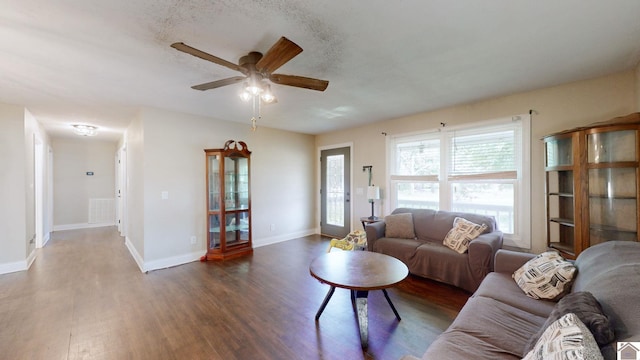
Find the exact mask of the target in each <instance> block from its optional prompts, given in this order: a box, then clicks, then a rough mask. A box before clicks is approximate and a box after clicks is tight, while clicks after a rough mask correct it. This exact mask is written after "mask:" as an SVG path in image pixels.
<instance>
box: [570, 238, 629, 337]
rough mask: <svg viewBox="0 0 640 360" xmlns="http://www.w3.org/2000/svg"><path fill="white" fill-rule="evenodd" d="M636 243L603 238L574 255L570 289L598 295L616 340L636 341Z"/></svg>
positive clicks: (597, 297)
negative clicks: (575, 274) (574, 268)
mask: <svg viewBox="0 0 640 360" xmlns="http://www.w3.org/2000/svg"><path fill="white" fill-rule="evenodd" d="M638 259H640V243H638V242H632V241H607V242H605V243H602V244H598V245H595V246H592V247H590V248H588V249H585V250H584V251H583V252H581V253H580V255H579V256H578V258H577V259H576V262H575V264H576V267H577V268H578V276H576V281H575V283H574V286H573V291H588V292H590V293H592V294H593V296H595V298H596V299H598V302H599V303H600V306H602V310H603V312H604V313H605V315H607V316H608V317H609V321H610V322H611V323H612V324H613V328H614V332H615V335H616V341H618V342H623V341H640V301H638V300H637V299H638V293H639V289H640V260H638Z"/></svg>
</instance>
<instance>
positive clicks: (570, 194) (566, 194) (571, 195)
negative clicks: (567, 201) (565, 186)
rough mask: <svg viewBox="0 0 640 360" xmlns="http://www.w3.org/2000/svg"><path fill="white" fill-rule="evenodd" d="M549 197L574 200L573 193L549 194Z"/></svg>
mask: <svg viewBox="0 0 640 360" xmlns="http://www.w3.org/2000/svg"><path fill="white" fill-rule="evenodd" d="M549 195H552V196H560V197H568V198H572V197H573V194H572V193H564V192H563V193H558V192H552V193H549Z"/></svg>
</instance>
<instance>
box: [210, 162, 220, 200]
mask: <svg viewBox="0 0 640 360" xmlns="http://www.w3.org/2000/svg"><path fill="white" fill-rule="evenodd" d="M207 163H208V167H209V174H207V177H208V179H207V181H208V183H209V188H208V192H209V211H218V210H220V156H219V155H208V156H207Z"/></svg>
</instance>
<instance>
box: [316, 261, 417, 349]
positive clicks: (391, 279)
mask: <svg viewBox="0 0 640 360" xmlns="http://www.w3.org/2000/svg"><path fill="white" fill-rule="evenodd" d="M309 272H310V273H311V276H313V277H314V278H316V279H318V280H319V281H320V282H322V283H325V284H327V285H329V286H331V288H330V289H329V292H328V293H327V295H326V296H325V298H324V301H323V302H322V305H320V309H318V312H317V313H316V321H318V320H319V319H320V315H322V312H323V311H324V308H325V307H326V306H327V303H328V302H329V299H331V296H332V295H333V292H334V291H335V290H336V288H337V287H339V288H343V289H349V290H351V304H352V306H353V308H354V310H355V311H356V314H357V316H358V327H359V328H360V341H361V343H362V347H363V348H366V347H367V346H368V337H369V324H368V322H369V321H368V316H367V296H368V295H369V291H370V290H382V292H383V293H384V297H385V298H386V299H387V302H388V303H389V306H391V310H393V313H394V314H395V315H396V318H397V319H398V321H400V320H401V319H400V315H399V314H398V311H397V310H396V308H395V306H393V303H392V302H391V299H390V298H389V294H387V290H386V289H387V288H390V287H392V286H394V285H396V284H397V283H399V282H400V281H402V280H404V279H405V278H406V277H407V275H409V269H407V266H406V265H405V264H403V263H402V262H401V261H400V260H398V259H396V258H394V257H391V256H388V255H384V254H379V253H375V252H371V251H335V252H331V253H327V254H324V255H322V256H319V257H317V258H315V259H314V260H313V261H312V262H311V265H310V266H309Z"/></svg>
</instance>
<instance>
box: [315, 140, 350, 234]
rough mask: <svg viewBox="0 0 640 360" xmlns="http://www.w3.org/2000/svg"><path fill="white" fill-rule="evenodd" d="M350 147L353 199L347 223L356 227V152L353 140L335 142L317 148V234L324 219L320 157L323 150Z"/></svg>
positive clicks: (319, 232)
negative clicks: (340, 142)
mask: <svg viewBox="0 0 640 360" xmlns="http://www.w3.org/2000/svg"><path fill="white" fill-rule="evenodd" d="M345 147H348V148H349V156H350V159H351V160H350V161H349V169H348V171H349V176H350V178H351V181H350V184H349V193H350V194H351V201H349V218H350V222H349V224H346V225H347V226H348V227H349V228H350V229H354V225H353V224H354V221H353V201H352V200H353V159H354V154H353V142H348V143H342V144H333V145H325V146H319V147H318V149H317V156H316V161H317V167H316V169H317V171H318V172H317V174H318V175H317V176H316V204H317V205H316V224H317V225H318V227H317V228H316V234H321V228H320V222H321V221H322V220H321V219H322V208H321V206H322V203H321V202H322V194H321V193H320V191H321V187H322V185H321V184H322V163H321V161H320V157H321V156H322V152H323V151H324V150H332V149H338V148H345Z"/></svg>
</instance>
